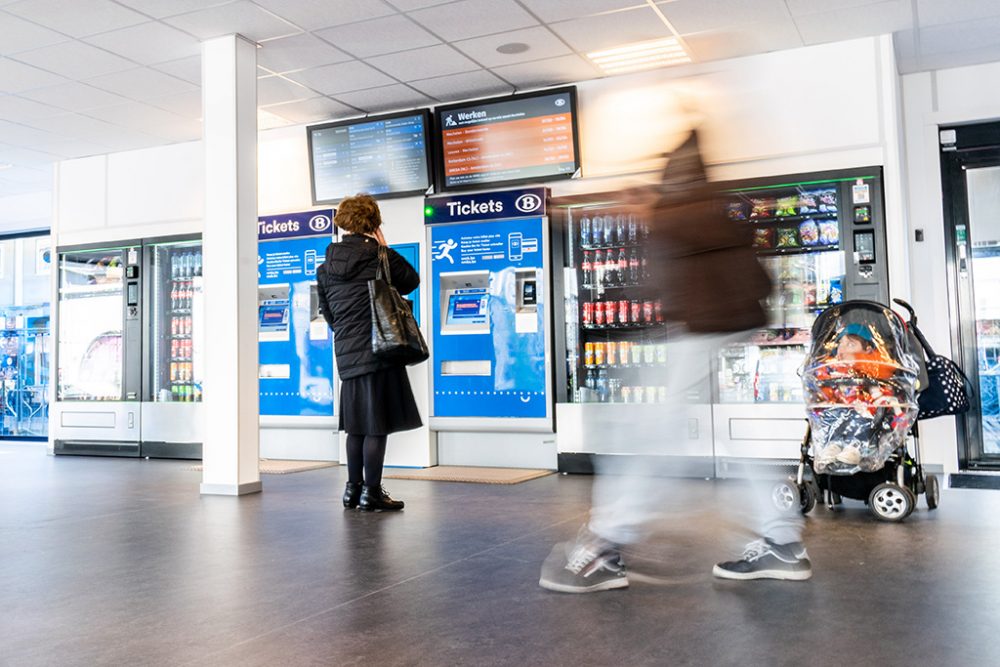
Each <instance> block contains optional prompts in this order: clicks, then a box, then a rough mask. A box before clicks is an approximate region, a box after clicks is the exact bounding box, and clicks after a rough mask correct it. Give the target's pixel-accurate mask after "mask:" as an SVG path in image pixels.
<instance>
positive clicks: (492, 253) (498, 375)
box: [424, 188, 553, 432]
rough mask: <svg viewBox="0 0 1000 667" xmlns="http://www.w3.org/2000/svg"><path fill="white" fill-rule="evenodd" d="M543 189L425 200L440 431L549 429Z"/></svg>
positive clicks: (434, 421) (434, 407) (435, 412)
mask: <svg viewBox="0 0 1000 667" xmlns="http://www.w3.org/2000/svg"><path fill="white" fill-rule="evenodd" d="M547 200H548V191H547V190H546V189H545V188H530V189H521V190H509V191H503V192H492V193H477V194H462V195H450V196H441V197H431V198H428V199H427V200H426V201H425V207H424V214H425V219H426V222H427V252H428V253H429V256H428V262H427V263H428V266H430V267H431V285H430V288H431V290H432V297H431V312H430V317H431V327H432V340H431V346H430V348H431V358H430V363H431V370H432V372H431V383H432V387H431V417H430V426H431V428H432V429H435V430H438V431H542V432H552V425H553V424H552V414H553V409H552V355H551V352H550V351H551V349H552V313H551V311H550V307H551V306H550V295H551V291H552V290H551V285H550V284H549V276H550V275H551V271H550V267H549V263H550V259H549V257H550V253H549V220H548V217H547V215H546V210H545V206H546V202H547Z"/></svg>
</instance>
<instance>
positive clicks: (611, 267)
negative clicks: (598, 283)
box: [604, 250, 622, 287]
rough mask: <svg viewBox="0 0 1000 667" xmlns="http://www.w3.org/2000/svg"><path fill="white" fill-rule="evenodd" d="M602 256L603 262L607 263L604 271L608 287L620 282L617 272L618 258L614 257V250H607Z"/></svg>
mask: <svg viewBox="0 0 1000 667" xmlns="http://www.w3.org/2000/svg"><path fill="white" fill-rule="evenodd" d="M604 257H605V260H604V263H605V264H606V265H607V268H606V269H605V273H606V274H607V276H608V281H607V284H608V287H614V286H615V285H619V284H621V281H622V280H621V275H620V274H619V273H618V259H617V258H616V257H615V255H614V251H613V250H609V251H608V252H607V254H606V255H604Z"/></svg>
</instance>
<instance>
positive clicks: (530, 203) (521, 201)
mask: <svg viewBox="0 0 1000 667" xmlns="http://www.w3.org/2000/svg"><path fill="white" fill-rule="evenodd" d="M514 206H515V208H517V210H518V211H521V212H522V213H531V212H532V211H537V210H538V209H540V208H541V207H542V198H541V197H539V196H538V195H534V194H531V193H528V194H524V195H521V196H520V197H518V198H517V201H515V202H514Z"/></svg>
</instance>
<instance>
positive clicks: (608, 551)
mask: <svg viewBox="0 0 1000 667" xmlns="http://www.w3.org/2000/svg"><path fill="white" fill-rule="evenodd" d="M538 585H539V586H541V587H542V588H546V589H548V590H550V591H558V592H559V593H596V592H597V591H608V590H611V589H613V588H627V587H628V578H627V577H626V576H625V564H624V563H623V562H622V557H621V553H620V552H619V551H618V549H616V548H615V547H614V546H613V545H612V544H610V543H608V542H605V541H603V540H589V541H577V543H576V544H575V545H573V546H572V547H571V548H567V545H566V544H562V543H561V544H557V545H556V546H555V547H553V548H552V553H550V554H549V557H548V558H546V559H545V563H543V564H542V576H541V578H540V579H539V580H538Z"/></svg>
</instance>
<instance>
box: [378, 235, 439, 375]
mask: <svg viewBox="0 0 1000 667" xmlns="http://www.w3.org/2000/svg"><path fill="white" fill-rule="evenodd" d="M368 295H369V296H370V297H371V303H372V354H373V355H375V357H376V358H377V359H381V360H383V361H388V362H392V363H394V364H398V365H400V366H412V365H413V364H419V363H420V362H421V361H426V360H427V357H428V356H430V353H429V352H428V350H427V343H426V342H425V341H424V337H423V336H422V335H421V334H420V327H418V326H417V321H416V319H414V317H413V311H412V310H411V309H410V303H409V302H408V301H407V300H406V299H404V298H403V297H402V296H400V295H399V292H398V291H396V288H395V287H393V286H392V277H391V274H390V272H389V253H388V251H387V250H386V247H385V246H380V247H379V249H378V269H377V270H376V272H375V278H374V280H369V281H368Z"/></svg>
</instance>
